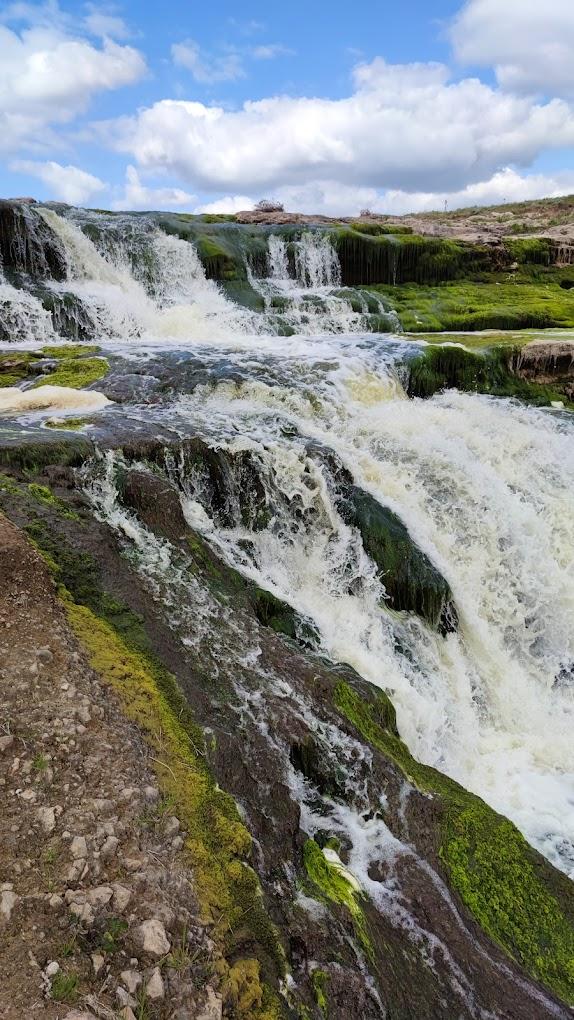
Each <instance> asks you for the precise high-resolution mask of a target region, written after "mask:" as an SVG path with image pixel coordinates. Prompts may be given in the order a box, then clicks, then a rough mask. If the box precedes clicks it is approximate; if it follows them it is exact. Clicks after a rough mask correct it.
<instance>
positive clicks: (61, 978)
mask: <svg viewBox="0 0 574 1020" xmlns="http://www.w3.org/2000/svg"><path fill="white" fill-rule="evenodd" d="M78 984H79V978H78V975H77V974H74V972H73V971H70V972H69V973H68V974H65V973H64V971H62V970H59V971H58V973H57V974H56V975H55V977H54V978H53V979H52V987H51V989H50V997H51V998H52V999H53V1000H54V1002H75V1001H76V999H77V998H78Z"/></svg>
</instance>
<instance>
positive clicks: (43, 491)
mask: <svg viewBox="0 0 574 1020" xmlns="http://www.w3.org/2000/svg"><path fill="white" fill-rule="evenodd" d="M27 491H28V493H29V494H30V496H32V498H33V499H35V500H36V501H37V502H38V503H43V505H44V506H48V507H51V508H52V509H53V510H56V511H57V512H58V513H59V514H60V515H61V516H62V517H65V518H67V519H68V520H70V521H79V519H80V518H79V516H78V514H76V513H74V511H73V510H70V508H69V506H68V504H67V503H66V502H65V501H64V500H63V499H59V498H58V496H55V495H54V493H53V492H52V490H51V489H49V488H48V486H47V485H37V484H36V483H35V482H31V483H30V484H29V485H28V486H27Z"/></svg>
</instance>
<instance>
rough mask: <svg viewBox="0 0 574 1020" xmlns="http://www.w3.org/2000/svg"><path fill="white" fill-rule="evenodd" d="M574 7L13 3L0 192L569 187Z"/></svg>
mask: <svg viewBox="0 0 574 1020" xmlns="http://www.w3.org/2000/svg"><path fill="white" fill-rule="evenodd" d="M572 52H574V3H572V0H546V3H545V4H543V5H541V4H540V3H539V0H504V3H501V0H466V2H462V0H427V2H426V3H425V2H423V0H406V2H403V3H402V4H396V3H388V2H383V3H381V2H378V3H375V2H367V0H355V2H354V3H353V4H352V5H349V3H348V0H347V2H346V3H345V4H343V3H342V2H332V3H330V4H329V5H328V8H327V6H326V5H325V4H324V3H319V2H308V3H303V2H301V0H292V2H291V3H290V4H288V5H270V4H269V3H262V2H253V3H250V4H244V5H241V6H238V4H237V3H227V2H225V0H219V2H218V3H217V4H211V5H207V4H201V5H199V4H197V5H196V4H193V3H183V2H167V3H164V4H163V5H161V4H157V3H154V4H149V3H146V4H141V3H135V2H131V3H123V4H121V5H120V4H117V5H113V6H112V5H102V4H97V3H87V4H86V3H65V2H62V3H60V4H58V3H56V2H55V0H50V2H48V3H41V4H34V3H26V2H15V3H5V4H3V5H2V6H1V7H0V194H3V195H15V194H31V195H34V196H36V197H38V198H40V199H49V198H54V199H60V200H63V201H69V202H71V203H72V204H84V205H93V206H98V207H112V208H174V209H176V208H177V209H185V210H190V211H202V210H214V211H236V210H237V209H241V208H249V207H250V206H252V205H253V203H254V202H255V201H257V199H259V198H261V197H276V198H278V199H279V200H281V201H283V202H284V204H285V205H286V207H289V208H291V209H298V210H301V211H307V212H322V213H327V214H333V215H336V214H338V213H339V214H353V213H356V212H358V211H359V210H360V209H361V208H364V207H369V208H372V209H376V210H380V211H382V212H391V213H402V212H407V211H411V210H413V211H416V210H417V209H432V208H443V207H444V203H445V202H447V203H448V205H449V206H450V207H451V208H453V207H455V206H460V205H468V204H475V203H477V204H480V203H487V202H494V201H510V200H517V199H523V198H530V197H538V196H540V195H546V194H561V193H567V192H570V191H574V161H573V149H574V62H573V61H572V58H571V55H572Z"/></svg>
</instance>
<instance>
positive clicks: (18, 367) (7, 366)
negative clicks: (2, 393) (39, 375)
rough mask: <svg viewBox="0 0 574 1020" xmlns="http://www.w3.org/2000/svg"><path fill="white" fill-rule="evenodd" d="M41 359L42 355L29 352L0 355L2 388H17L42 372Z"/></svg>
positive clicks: (0, 381)
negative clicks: (25, 380) (30, 377)
mask: <svg viewBox="0 0 574 1020" xmlns="http://www.w3.org/2000/svg"><path fill="white" fill-rule="evenodd" d="M41 357H42V356H41V354H39V353H37V352H29V351H15V352H14V353H13V354H11V353H9V354H0V386H1V387H4V386H17V385H18V383H21V382H23V381H24V379H27V378H28V377H29V376H31V375H34V374H35V373H36V372H38V371H40V368H39V366H38V362H39V361H40V360H41Z"/></svg>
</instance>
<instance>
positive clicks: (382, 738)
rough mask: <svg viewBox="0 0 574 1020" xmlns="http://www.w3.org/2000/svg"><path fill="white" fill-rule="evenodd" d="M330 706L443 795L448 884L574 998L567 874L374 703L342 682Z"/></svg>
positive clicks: (540, 973) (573, 896) (528, 964)
mask: <svg viewBox="0 0 574 1020" xmlns="http://www.w3.org/2000/svg"><path fill="white" fill-rule="evenodd" d="M335 705H336V707H337V709H338V710H339V711H340V712H341V714H342V715H343V716H344V717H345V718H346V719H347V720H348V721H349V722H350V723H352V725H353V726H354V727H355V729H356V730H357V731H358V732H359V733H360V734H361V735H362V736H363V737H364V739H365V740H367V741H368V742H369V743H370V744H372V746H373V747H376V748H377V749H378V750H379V751H380V752H381V753H382V754H383V755H384V756H385V757H386V758H388V759H390V760H391V761H393V762H394V763H395V765H397V766H398V767H399V768H400V769H401V771H402V772H403V774H404V775H405V776H406V777H407V778H408V779H409V781H410V782H412V783H413V784H414V785H416V786H417V787H418V788H419V789H420V790H422V791H424V792H425V793H430V794H432V795H434V796H435V797H437V798H439V799H440V802H441V803H442V810H443V824H442V832H441V846H440V857H441V859H442V861H443V863H444V865H445V868H446V870H447V873H448V877H449V880H450V884H451V886H452V887H453V888H454V889H455V890H456V892H457V893H458V894H459V896H460V897H461V899H462V901H463V902H464V904H465V906H466V907H467V909H468V910H469V911H470V912H471V913H472V915H473V916H474V917H475V919H476V920H477V922H478V923H479V924H480V926H481V927H482V929H483V930H484V931H485V932H486V933H487V934H488V935H489V936H490V937H491V938H492V939H494V941H495V942H497V943H498V944H499V945H500V946H501V947H502V948H503V949H504V950H505V951H506V952H507V953H508V955H509V956H511V957H512V958H513V959H514V960H516V962H517V963H518V964H520V965H521V966H522V967H524V969H525V970H526V971H527V972H528V973H529V974H531V975H532V976H533V977H534V978H536V979H537V980H539V981H541V982H542V983H543V984H545V985H547V987H549V988H550V989H551V990H552V991H553V992H555V993H556V994H557V995H558V996H560V997H561V998H562V999H564V1001H566V1002H568V1003H571V1004H572V1003H574V891H573V889H572V885H571V883H570V882H569V881H568V879H567V878H566V877H565V876H564V875H562V874H561V873H560V872H557V871H555V870H554V869H553V868H552V866H551V865H550V864H548V862H547V861H546V860H545V859H544V858H543V857H541V855H540V854H538V853H537V852H536V851H535V850H534V849H533V848H532V847H531V846H530V845H529V844H528V843H527V842H526V840H525V839H524V837H523V836H522V835H521V834H520V832H519V831H518V829H516V828H515V826H514V825H513V824H512V823H511V822H509V821H508V819H506V818H503V817H502V816H501V815H498V814H497V813H496V812H495V811H493V810H492V808H490V807H488V805H487V804H485V803H484V801H482V800H480V798H479V797H476V796H474V795H473V794H471V793H468V791H466V790H464V789H463V788H462V787H461V786H459V785H458V783H455V782H454V781H453V780H451V779H449V778H448V777H447V776H444V775H442V774H441V773H440V772H437V771H436V770H435V769H432V768H429V767H428V766H425V765H421V764H420V763H419V762H417V761H416V760H415V759H414V758H413V757H412V755H411V754H410V753H409V751H408V748H407V747H406V745H405V744H403V743H402V741H400V740H399V739H398V738H397V737H395V736H394V735H393V734H392V733H390V732H389V731H388V729H385V728H384V725H382V720H381V717H380V711H379V708H378V706H377V704H376V703H374V704H370V703H369V702H367V701H364V700H363V699H362V698H361V697H360V696H359V694H357V692H356V691H354V690H353V689H352V688H351V687H350V686H349V684H347V683H343V682H341V683H339V684H338V685H337V687H336V689H335Z"/></svg>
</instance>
